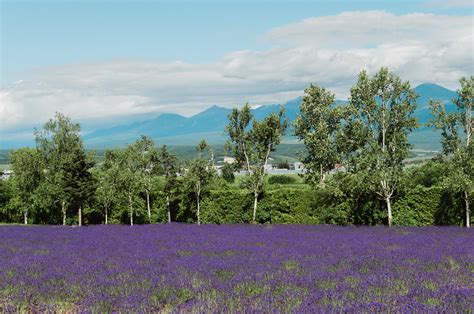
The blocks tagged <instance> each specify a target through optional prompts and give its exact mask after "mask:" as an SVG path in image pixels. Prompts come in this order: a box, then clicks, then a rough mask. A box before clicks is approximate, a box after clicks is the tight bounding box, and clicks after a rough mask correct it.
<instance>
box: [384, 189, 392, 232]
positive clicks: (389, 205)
mask: <svg viewBox="0 0 474 314" xmlns="http://www.w3.org/2000/svg"><path fill="white" fill-rule="evenodd" d="M385 202H386V203H387V212H388V226H389V227H391V226H392V221H393V217H392V203H391V199H390V196H389V197H387V198H386V199H385Z"/></svg>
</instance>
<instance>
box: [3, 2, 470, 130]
mask: <svg viewBox="0 0 474 314" xmlns="http://www.w3.org/2000/svg"><path fill="white" fill-rule="evenodd" d="M473 33H474V29H473V17H472V16H442V15H434V14H423V13H413V14H406V15H394V14H391V13H387V12H384V11H357V12H344V13H341V14H338V15H335V16H323V17H315V18H310V19H306V20H303V21H301V22H298V23H294V24H289V25H284V26H281V27H278V28H275V29H272V30H270V31H269V32H268V33H266V34H262V35H261V36H260V39H261V40H263V41H265V42H267V43H268V42H269V43H271V45H272V47H273V48H271V49H268V50H265V51H249V50H245V51H234V52H230V53H228V54H227V55H224V56H223V57H222V58H221V59H220V60H216V61H215V62H213V63H207V64H189V63H184V62H179V61H177V62H173V63H163V62H159V61H153V60H152V61H137V60H113V61H109V62H96V63H94V62H88V63H77V64H72V65H64V66H59V67H50V68H42V69H40V70H37V71H35V72H34V74H33V75H32V76H31V77H30V78H29V79H25V80H23V81H19V82H16V83H14V84H11V85H10V86H7V87H5V88H3V89H1V90H0V130H1V131H2V132H3V133H5V132H11V131H13V130H15V129H18V128H24V127H26V126H29V125H35V124H36V125H37V124H38V123H42V122H44V121H46V120H47V119H48V118H50V117H51V116H52V115H53V114H54V112H55V111H61V112H63V113H65V114H67V115H69V116H71V117H73V118H74V119H76V120H78V121H82V120H87V119H96V120H100V119H103V118H111V117H123V116H125V115H133V114H154V115H156V114H158V113H162V112H176V113H180V114H184V115H187V116H189V115H191V114H194V113H196V112H199V111H201V110H203V109H205V108H207V107H209V106H210V105H213V104H218V105H224V106H233V105H240V104H243V103H245V102H246V101H249V102H251V104H253V105H261V104H269V103H279V102H283V101H286V100H289V99H291V98H294V97H296V96H298V95H301V94H302V90H303V89H304V88H305V87H306V86H307V85H308V84H309V83H310V82H313V83H317V84H321V85H323V86H325V87H328V88H330V89H332V90H333V91H334V92H336V94H337V96H338V97H340V98H344V97H347V95H348V90H349V88H350V86H351V85H352V84H353V83H354V81H355V79H356V75H357V73H358V72H359V71H360V70H361V69H366V70H368V71H369V72H375V71H376V70H378V69H379V68H380V67H381V66H388V67H389V68H390V69H391V70H392V71H395V72H397V73H398V74H399V75H400V76H401V77H402V78H403V79H405V80H410V81H411V82H412V84H413V85H416V84H419V83H422V82H425V81H430V82H435V83H439V84H442V85H444V86H446V87H449V88H452V89H456V88H457V80H458V79H459V78H460V77H462V76H467V75H471V74H472V73H473V68H474V62H473V55H474V47H473V45H474V41H473Z"/></svg>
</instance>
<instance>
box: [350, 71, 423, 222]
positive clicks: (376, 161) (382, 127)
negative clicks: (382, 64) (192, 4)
mask: <svg viewBox="0 0 474 314" xmlns="http://www.w3.org/2000/svg"><path fill="white" fill-rule="evenodd" d="M416 99H417V95H416V94H415V92H414V91H413V90H412V89H411V87H410V83H409V82H408V81H406V82H402V81H401V79H400V78H399V77H398V76H397V75H395V74H394V73H390V72H389V71H388V69H386V68H382V69H380V71H378V72H377V73H376V74H375V75H374V76H373V77H369V75H368V74H367V73H366V72H365V71H362V72H361V73H360V74H359V77H358V80H357V83H356V84H355V85H354V86H353V87H352V88H351V91H350V105H349V108H348V109H349V112H350V114H351V116H350V117H349V122H348V124H349V126H348V127H347V129H349V130H353V131H354V132H352V133H347V132H346V133H345V136H346V138H347V139H348V140H347V141H348V142H349V143H355V145H353V146H352V147H351V148H352V151H351V153H352V154H353V159H352V160H353V161H355V162H356V163H357V169H358V171H361V172H362V173H363V174H365V180H364V181H365V182H366V183H367V184H369V186H371V187H372V189H373V191H374V192H375V193H376V194H377V195H378V196H379V197H380V198H381V199H383V200H384V201H385V203H386V208H387V216H388V225H389V226H391V225H392V220H393V218H392V197H393V194H394V193H395V191H396V189H397V187H398V184H399V182H400V178H401V176H402V174H403V160H404V159H405V158H406V157H408V156H409V152H410V144H409V143H408V139H407V137H408V134H409V133H410V132H411V131H412V130H413V129H415V128H417V126H418V125H417V121H416V118H414V117H413V113H414V111H415V110H416V106H417V105H416ZM351 145H352V144H351Z"/></svg>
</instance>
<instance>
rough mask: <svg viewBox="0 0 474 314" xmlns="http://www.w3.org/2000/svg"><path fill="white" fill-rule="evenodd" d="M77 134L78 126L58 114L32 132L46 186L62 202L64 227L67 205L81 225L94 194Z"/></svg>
mask: <svg viewBox="0 0 474 314" xmlns="http://www.w3.org/2000/svg"><path fill="white" fill-rule="evenodd" d="M79 133H80V125H79V124H77V123H72V122H71V119H70V118H69V117H66V116H65V115H63V114H61V113H56V115H55V117H54V118H53V119H50V120H49V121H48V122H46V123H45V124H44V126H43V129H41V130H36V132H35V137H36V147H37V149H38V151H39V154H40V155H41V158H42V159H43V164H44V165H45V169H44V175H45V180H46V181H47V182H48V184H47V186H49V187H51V189H52V192H53V193H54V194H55V199H56V201H57V202H60V203H61V211H62V216H63V225H65V224H66V213H67V207H68V206H72V207H74V209H75V210H76V213H77V215H78V223H79V225H82V207H83V204H84V202H85V201H86V200H87V199H88V198H89V197H91V195H92V194H93V188H94V185H93V182H92V175H91V173H90V169H91V168H92V166H93V162H92V158H91V156H88V155H87V154H86V152H85V150H84V147H83V143H82V139H81V137H80V135H79ZM51 205H53V204H51Z"/></svg>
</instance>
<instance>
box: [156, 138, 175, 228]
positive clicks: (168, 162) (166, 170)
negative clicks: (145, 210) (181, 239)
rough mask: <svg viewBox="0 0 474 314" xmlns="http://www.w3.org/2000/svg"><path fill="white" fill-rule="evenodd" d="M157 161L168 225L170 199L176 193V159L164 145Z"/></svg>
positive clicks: (169, 219)
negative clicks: (162, 178) (161, 176)
mask: <svg viewBox="0 0 474 314" xmlns="http://www.w3.org/2000/svg"><path fill="white" fill-rule="evenodd" d="M158 160H159V163H160V171H161V173H162V175H163V176H164V179H165V184H164V187H163V192H164V193H165V197H166V212H167V217H168V223H171V204H170V203H171V199H172V198H173V196H174V195H175V194H176V193H177V189H178V186H179V184H178V171H179V165H178V158H177V157H176V156H175V155H173V154H171V153H170V152H169V151H168V149H167V148H166V145H163V147H162V148H161V149H160V151H159V153H158Z"/></svg>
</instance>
